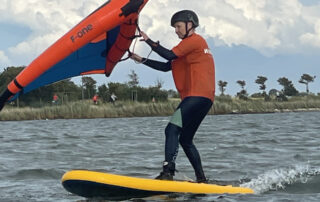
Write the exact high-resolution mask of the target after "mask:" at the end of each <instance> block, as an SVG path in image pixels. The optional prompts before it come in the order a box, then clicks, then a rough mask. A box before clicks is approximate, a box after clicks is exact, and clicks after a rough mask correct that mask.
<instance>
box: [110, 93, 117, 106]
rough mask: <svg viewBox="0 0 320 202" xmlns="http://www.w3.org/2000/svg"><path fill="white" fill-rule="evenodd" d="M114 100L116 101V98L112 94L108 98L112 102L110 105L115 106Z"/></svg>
mask: <svg viewBox="0 0 320 202" xmlns="http://www.w3.org/2000/svg"><path fill="white" fill-rule="evenodd" d="M116 100H117V96H116V95H115V94H114V93H112V94H111V96H110V101H111V102H112V104H115V103H116Z"/></svg>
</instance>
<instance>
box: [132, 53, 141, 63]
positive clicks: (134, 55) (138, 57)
mask: <svg viewBox="0 0 320 202" xmlns="http://www.w3.org/2000/svg"><path fill="white" fill-rule="evenodd" d="M130 58H131V59H132V60H134V61H136V62H142V57H140V56H139V55H137V54H135V53H132V55H131V56H130Z"/></svg>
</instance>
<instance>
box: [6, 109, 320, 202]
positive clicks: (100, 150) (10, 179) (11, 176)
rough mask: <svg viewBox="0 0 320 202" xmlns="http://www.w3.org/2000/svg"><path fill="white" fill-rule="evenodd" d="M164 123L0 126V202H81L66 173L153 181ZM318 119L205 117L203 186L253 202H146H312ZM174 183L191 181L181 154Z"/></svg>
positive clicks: (317, 182) (317, 179)
mask: <svg viewBox="0 0 320 202" xmlns="http://www.w3.org/2000/svg"><path fill="white" fill-rule="evenodd" d="M168 119H169V118H168V117H152V118H121V119H93V120H44V121H23V122H0V201H9V202H10V201H66V202H69V201H81V200H84V198H81V197H78V196H74V195H72V194H69V193H68V192H66V191H65V190H64V189H63V187H62V185H61V183H60V178H61V177H62V175H63V174H64V172H66V171H68V170H72V169H90V170H99V171H106V172H110V173H115V174H125V175H130V176H137V177H148V178H154V177H155V176H156V175H157V174H158V173H159V171H160V170H161V162H162V160H163V152H164V151H163V148H164V134H163V131H164V128H165V126H166V124H167V121H168ZM319 120H320V112H308V113H279V114H251V115H223V116H207V117H206V119H205V120H204V122H203V123H202V125H201V127H200V128H199V131H198V133H197V135H196V139H195V142H196V145H197V146H198V149H199V151H200V153H201V155H202V160H203V166H204V169H205V171H206V173H207V176H208V177H209V178H210V179H217V180H227V181H230V182H233V183H240V182H239V181H241V183H240V184H241V186H247V187H251V188H253V189H254V190H255V192H256V193H257V194H255V195H204V196H195V195H183V194H182V195H169V196H160V197H155V198H147V199H144V200H146V201H152V200H153V201H159V200H170V201H183V200H194V201H319V200H320V149H319V143H320V134H319V131H320V124H319V123H320V121H319ZM177 169H178V170H179V171H180V172H179V174H178V175H177V177H178V178H187V177H189V178H192V179H193V178H194V174H193V170H192V168H191V165H190V164H189V162H188V160H187V158H186V156H185V154H184V153H183V151H182V149H180V153H179V156H178V159H177Z"/></svg>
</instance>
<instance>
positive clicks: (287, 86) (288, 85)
mask: <svg viewBox="0 0 320 202" xmlns="http://www.w3.org/2000/svg"><path fill="white" fill-rule="evenodd" d="M315 78H316V76H311V75H309V74H303V75H302V76H301V78H300V80H299V83H301V84H304V85H305V86H306V92H305V93H299V91H298V90H297V89H296V88H295V87H294V85H293V83H292V81H290V80H289V79H288V78H286V77H281V78H279V79H278V80H277V81H278V83H279V84H280V85H281V86H282V89H281V90H280V91H278V90H276V89H271V90H270V91H269V93H267V92H266V88H267V87H266V85H265V82H266V81H267V80H268V78H267V77H265V76H258V77H257V79H256V80H255V83H256V84H258V85H259V89H260V90H261V91H262V92H259V93H254V94H252V95H251V97H263V98H264V99H265V100H266V101H268V100H271V98H272V97H276V98H277V99H278V100H281V101H286V100H287V96H297V95H305V94H309V93H310V92H309V83H311V82H314V80H315ZM237 83H238V84H239V85H240V87H241V90H240V91H239V92H238V93H237V97H239V98H240V99H244V100H246V99H248V97H249V95H248V93H247V91H246V90H245V86H246V82H245V81H244V80H238V81H237ZM227 84H228V82H226V81H222V80H219V81H218V86H219V90H220V93H221V95H224V92H225V90H226V86H227Z"/></svg>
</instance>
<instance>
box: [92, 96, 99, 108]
mask: <svg viewBox="0 0 320 202" xmlns="http://www.w3.org/2000/svg"><path fill="white" fill-rule="evenodd" d="M92 101H93V104H95V105H97V104H98V95H97V94H96V95H94V96H93V98H92Z"/></svg>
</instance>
